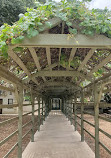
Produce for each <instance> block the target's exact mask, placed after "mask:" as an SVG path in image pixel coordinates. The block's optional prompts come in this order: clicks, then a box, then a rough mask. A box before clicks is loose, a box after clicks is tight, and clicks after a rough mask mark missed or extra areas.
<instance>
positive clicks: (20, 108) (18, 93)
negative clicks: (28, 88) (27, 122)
mask: <svg viewBox="0 0 111 158" xmlns="http://www.w3.org/2000/svg"><path fill="white" fill-rule="evenodd" d="M16 96H17V102H18V117H19V119H18V158H22V115H23V89H22V87H17V88H16Z"/></svg>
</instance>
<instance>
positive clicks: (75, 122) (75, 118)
mask: <svg viewBox="0 0 111 158" xmlns="http://www.w3.org/2000/svg"><path fill="white" fill-rule="evenodd" d="M74 101H75V103H74V126H75V131H77V111H76V110H77V105H76V102H77V98H76V97H75V99H74Z"/></svg>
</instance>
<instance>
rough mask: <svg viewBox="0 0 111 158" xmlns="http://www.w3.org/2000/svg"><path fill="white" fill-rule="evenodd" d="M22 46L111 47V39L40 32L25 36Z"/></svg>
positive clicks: (99, 36)
mask: <svg viewBox="0 0 111 158" xmlns="http://www.w3.org/2000/svg"><path fill="white" fill-rule="evenodd" d="M19 46H22V47H24V46H25V47H26V46H29V47H47V46H50V47H53V48H74V47H75V48H108V47H111V39H110V38H108V37H106V36H104V35H98V36H93V37H89V36H86V35H82V34H77V35H76V36H74V37H71V38H70V36H69V35H68V34H39V35H37V36H36V37H33V38H31V39H29V38H25V39H24V41H23V42H22V43H21V44H20V45H19Z"/></svg>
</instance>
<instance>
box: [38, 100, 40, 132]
mask: <svg viewBox="0 0 111 158" xmlns="http://www.w3.org/2000/svg"><path fill="white" fill-rule="evenodd" d="M38 131H40V98H38Z"/></svg>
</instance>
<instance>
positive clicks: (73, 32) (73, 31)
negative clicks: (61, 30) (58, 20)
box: [69, 28, 77, 35]
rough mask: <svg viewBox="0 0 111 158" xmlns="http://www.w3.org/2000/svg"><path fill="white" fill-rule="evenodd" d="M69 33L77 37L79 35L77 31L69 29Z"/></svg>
mask: <svg viewBox="0 0 111 158" xmlns="http://www.w3.org/2000/svg"><path fill="white" fill-rule="evenodd" d="M69 32H70V33H72V34H74V35H76V34H77V29H72V28H69Z"/></svg>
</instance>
